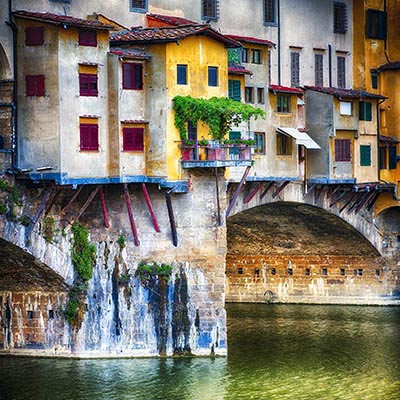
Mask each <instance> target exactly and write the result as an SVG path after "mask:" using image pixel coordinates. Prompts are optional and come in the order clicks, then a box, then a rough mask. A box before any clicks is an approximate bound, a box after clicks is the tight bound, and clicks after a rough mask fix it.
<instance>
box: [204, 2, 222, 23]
mask: <svg viewBox="0 0 400 400" xmlns="http://www.w3.org/2000/svg"><path fill="white" fill-rule="evenodd" d="M218 17H219V0H201V19H202V20H211V21H216V20H217V19H218Z"/></svg>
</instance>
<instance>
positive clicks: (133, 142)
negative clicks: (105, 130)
mask: <svg viewBox="0 0 400 400" xmlns="http://www.w3.org/2000/svg"><path fill="white" fill-rule="evenodd" d="M144 134H145V128H144V127H142V126H123V127H122V151H123V152H124V153H129V152H144ZM129 135H131V137H129ZM138 139H139V140H138Z"/></svg>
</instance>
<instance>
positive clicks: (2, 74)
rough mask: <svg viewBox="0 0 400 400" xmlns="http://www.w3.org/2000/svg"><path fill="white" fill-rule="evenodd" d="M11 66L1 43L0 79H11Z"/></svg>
mask: <svg viewBox="0 0 400 400" xmlns="http://www.w3.org/2000/svg"><path fill="white" fill-rule="evenodd" d="M11 77H12V73H11V67H10V62H9V60H8V58H7V55H6V52H5V51H4V48H3V46H2V45H1V43H0V81H1V80H5V79H11Z"/></svg>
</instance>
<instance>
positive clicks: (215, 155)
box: [180, 140, 253, 168]
mask: <svg viewBox="0 0 400 400" xmlns="http://www.w3.org/2000/svg"><path fill="white" fill-rule="evenodd" d="M248 142H249V143H248V144H246V143H231V144H228V143H221V142H219V141H217V140H213V141H211V140H210V141H196V142H193V143H190V144H188V143H187V142H186V143H181V144H180V148H181V152H182V158H181V164H182V167H183V168H216V167H238V166H250V165H251V164H252V159H251V148H252V147H253V144H250V142H252V141H251V140H249V141H248Z"/></svg>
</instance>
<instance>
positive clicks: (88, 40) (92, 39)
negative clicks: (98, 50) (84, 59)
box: [78, 29, 97, 47]
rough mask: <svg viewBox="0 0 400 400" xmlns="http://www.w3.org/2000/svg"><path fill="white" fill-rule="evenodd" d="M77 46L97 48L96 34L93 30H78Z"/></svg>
mask: <svg viewBox="0 0 400 400" xmlns="http://www.w3.org/2000/svg"><path fill="white" fill-rule="evenodd" d="M78 43H79V46H91V47H96V46H97V32H96V31H94V30H88V29H87V30H79V32H78Z"/></svg>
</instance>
